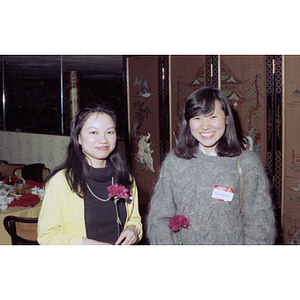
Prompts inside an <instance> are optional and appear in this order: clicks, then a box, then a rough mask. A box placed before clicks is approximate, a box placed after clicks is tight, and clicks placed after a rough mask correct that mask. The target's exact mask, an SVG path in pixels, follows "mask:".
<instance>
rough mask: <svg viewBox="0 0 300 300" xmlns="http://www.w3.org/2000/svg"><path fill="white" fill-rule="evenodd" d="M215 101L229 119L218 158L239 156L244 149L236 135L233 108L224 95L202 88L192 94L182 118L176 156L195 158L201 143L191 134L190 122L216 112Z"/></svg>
mask: <svg viewBox="0 0 300 300" xmlns="http://www.w3.org/2000/svg"><path fill="white" fill-rule="evenodd" d="M215 101H219V102H220V104H221V109H222V110H223V111H224V113H225V116H226V117H227V125H226V129H225V133H224V135H223V136H222V138H221V139H220V140H219V142H218V144H217V146H216V152H217V154H218V156H228V157H233V156H238V155H240V154H241V152H242V147H241V144H240V142H239V139H238V137H237V133H236V127H235V120H234V116H233V113H232V110H231V106H230V104H229V102H228V100H227V99H226V97H225V96H224V95H223V93H222V92H221V91H220V90H219V89H216V88H208V87H206V88H202V89H199V90H197V91H195V92H194V93H192V94H191V95H190V96H189V97H188V98H187V99H186V103H185V107H184V111H183V116H182V127H181V132H180V135H179V139H178V143H177V147H176V148H175V149H174V153H175V154H176V156H178V157H180V158H186V159H191V158H193V157H194V156H195V153H196V152H197V148H198V145H199V142H198V140H197V139H195V137H194V136H193V135H192V133H191V129H190V125H189V121H190V119H191V118H193V117H195V116H198V115H207V114H209V113H211V112H213V111H214V109H215Z"/></svg>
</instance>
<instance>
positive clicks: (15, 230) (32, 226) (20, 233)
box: [3, 216, 39, 245]
mask: <svg viewBox="0 0 300 300" xmlns="http://www.w3.org/2000/svg"><path fill="white" fill-rule="evenodd" d="M37 223H38V218H24V217H16V216H7V217H5V218H4V220H3V224H4V227H5V229H6V231H7V232H8V233H9V234H10V236H11V243H12V245H39V243H38V242H37Z"/></svg>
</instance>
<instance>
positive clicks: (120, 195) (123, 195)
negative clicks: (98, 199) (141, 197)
mask: <svg viewBox="0 0 300 300" xmlns="http://www.w3.org/2000/svg"><path fill="white" fill-rule="evenodd" d="M107 190H108V191H109V194H108V197H109V198H113V201H114V203H115V207H116V214H117V224H118V236H119V235H120V225H122V222H121V219H120V217H119V212H118V206H117V202H118V201H119V200H120V199H127V198H128V197H129V194H128V190H127V189H126V188H125V186H123V185H119V184H118V183H115V184H113V185H111V186H109V187H107Z"/></svg>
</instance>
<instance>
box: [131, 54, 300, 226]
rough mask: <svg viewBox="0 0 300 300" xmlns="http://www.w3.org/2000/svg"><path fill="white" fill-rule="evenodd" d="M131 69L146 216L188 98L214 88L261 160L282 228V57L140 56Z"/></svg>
mask: <svg viewBox="0 0 300 300" xmlns="http://www.w3.org/2000/svg"><path fill="white" fill-rule="evenodd" d="M126 68H127V69H126V71H127V99H128V115H129V135H130V145H129V149H130V151H129V152H130V153H129V156H130V164H131V167H132V169H133V172H134V175H135V177H136V180H137V184H138V188H139V194H140V202H141V207H142V209H143V210H144V212H146V207H147V205H148V203H149V201H150V197H151V193H152V191H153V188H154V185H155V183H156V181H157V178H158V172H159V167H160V165H161V163H162V161H163V158H164V155H165V154H166V153H167V152H168V151H169V150H170V149H173V148H174V147H175V146H176V140H177V138H178V135H179V132H180V127H181V118H182V112H183V107H184V104H185V101H186V98H187V97H188V96H189V95H190V94H191V93H192V92H194V91H195V90H197V89H199V88H201V87H205V86H210V87H217V88H220V89H221V90H222V92H223V93H224V95H225V96H226V97H227V99H228V100H229V101H230V102H231V104H232V106H233V108H234V111H235V114H236V120H237V125H238V134H239V137H240V139H241V140H243V142H244V144H245V146H246V148H247V149H248V150H251V151H254V152H256V153H257V155H258V156H259V157H260V158H261V160H262V163H263V164H264V166H265V168H266V172H267V175H268V177H269V179H270V183H271V186H272V197H273V200H274V206H275V213H276V219H277V222H278V224H277V225H278V226H280V224H279V223H280V214H281V201H282V198H281V188H282V186H281V183H282V169H281V168H282V166H281V163H282V160H281V156H282V149H281V148H282V147H281V142H282V137H281V130H282V124H281V118H282V116H281V114H282V113H281V107H282V74H281V73H282V57H281V56H264V55H243V56H241V55H229V56H225V55H222V56H217V55H180V56H179V55H171V56H163V57H162V56H140V57H129V58H127V62H126ZM166 99H169V101H166ZM149 140H151V143H149V142H148V141H149ZM146 147H147V148H146ZM143 151H144V154H143ZM299 157H300V155H299ZM147 160H148V161H147ZM299 161H300V159H299ZM151 164H152V166H151ZM299 219H300V218H299Z"/></svg>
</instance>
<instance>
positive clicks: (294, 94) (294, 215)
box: [282, 55, 300, 244]
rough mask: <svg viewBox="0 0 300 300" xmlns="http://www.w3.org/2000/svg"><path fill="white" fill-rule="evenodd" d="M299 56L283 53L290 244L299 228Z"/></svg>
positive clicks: (285, 219) (285, 218) (286, 235)
mask: <svg viewBox="0 0 300 300" xmlns="http://www.w3.org/2000/svg"><path fill="white" fill-rule="evenodd" d="M299 70H300V56H293V55H291V56H285V58H284V74H285V93H284V95H285V101H284V132H283V135H284V156H283V161H284V177H283V201H282V223H283V226H282V229H283V241H284V244H289V243H290V242H291V240H292V238H293V236H294V234H295V232H296V231H297V230H299V229H300V139H299V136H300V73H299Z"/></svg>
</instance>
